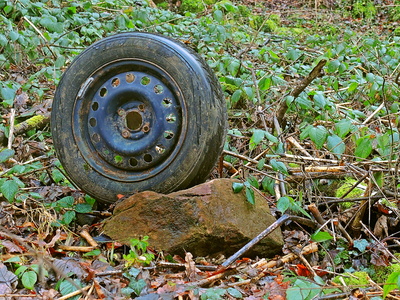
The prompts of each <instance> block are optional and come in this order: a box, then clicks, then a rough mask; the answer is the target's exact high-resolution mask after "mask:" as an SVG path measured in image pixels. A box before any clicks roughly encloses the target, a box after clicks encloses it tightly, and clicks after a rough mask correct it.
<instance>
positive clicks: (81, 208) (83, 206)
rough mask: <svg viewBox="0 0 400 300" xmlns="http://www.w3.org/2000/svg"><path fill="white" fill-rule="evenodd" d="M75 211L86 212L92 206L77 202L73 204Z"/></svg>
mask: <svg viewBox="0 0 400 300" xmlns="http://www.w3.org/2000/svg"><path fill="white" fill-rule="evenodd" d="M75 211H76V212H77V213H81V214H86V213H89V212H91V211H92V206H91V205H90V204H88V203H78V204H77V205H76V206H75Z"/></svg>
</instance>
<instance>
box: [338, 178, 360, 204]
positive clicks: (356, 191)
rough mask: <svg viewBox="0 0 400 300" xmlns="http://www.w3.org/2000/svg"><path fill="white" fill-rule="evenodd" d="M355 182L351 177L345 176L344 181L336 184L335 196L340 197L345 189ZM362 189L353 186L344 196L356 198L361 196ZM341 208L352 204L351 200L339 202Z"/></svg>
mask: <svg viewBox="0 0 400 300" xmlns="http://www.w3.org/2000/svg"><path fill="white" fill-rule="evenodd" d="M355 183H356V180H354V179H353V178H346V179H345V181H344V182H342V183H340V184H339V185H338V188H337V190H336V197H337V198H341V197H342V196H343V195H344V194H346V193H347V191H348V190H349V189H350V188H351V187H352V186H353V185H354V184H355ZM363 193H364V191H363V190H362V189H359V188H354V189H353V190H352V191H351V192H350V193H349V194H348V195H347V196H346V197H345V198H356V197H360V196H362V195H363ZM340 205H341V206H342V207H343V208H345V209H347V208H350V207H351V206H353V203H352V202H343V203H341V204H340Z"/></svg>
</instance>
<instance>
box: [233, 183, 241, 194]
mask: <svg viewBox="0 0 400 300" xmlns="http://www.w3.org/2000/svg"><path fill="white" fill-rule="evenodd" d="M243 187H244V184H243V183H241V182H234V183H232V189H233V192H234V193H240V192H241V191H242V190H243Z"/></svg>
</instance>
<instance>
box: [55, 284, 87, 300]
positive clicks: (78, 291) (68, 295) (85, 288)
mask: <svg viewBox="0 0 400 300" xmlns="http://www.w3.org/2000/svg"><path fill="white" fill-rule="evenodd" d="M91 286H92V285H88V286H85V287H84V288H83V289H80V290H77V291H74V292H72V293H69V294H67V295H65V296H62V297H60V298H58V299H57V300H66V299H69V298H71V297H73V296H76V295H79V294H81V293H83V292H85V291H87V290H88V289H90V287H91Z"/></svg>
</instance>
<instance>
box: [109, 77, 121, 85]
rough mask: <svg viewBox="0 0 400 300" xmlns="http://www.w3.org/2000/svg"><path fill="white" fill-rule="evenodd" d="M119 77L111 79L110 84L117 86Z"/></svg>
mask: <svg viewBox="0 0 400 300" xmlns="http://www.w3.org/2000/svg"><path fill="white" fill-rule="evenodd" d="M119 83H120V82H119V78H114V79H113V80H112V81H111V85H112V87H117V86H119Z"/></svg>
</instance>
